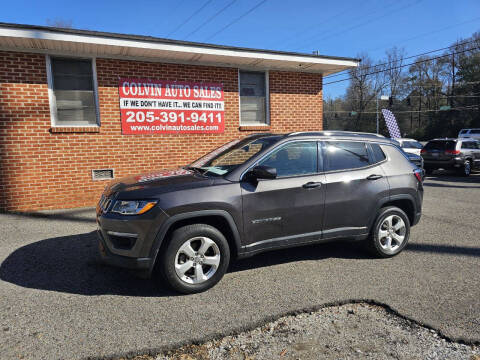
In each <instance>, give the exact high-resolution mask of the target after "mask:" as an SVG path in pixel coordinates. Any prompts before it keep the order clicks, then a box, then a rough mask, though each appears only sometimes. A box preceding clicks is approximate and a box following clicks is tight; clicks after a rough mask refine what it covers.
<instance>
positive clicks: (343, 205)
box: [322, 141, 389, 238]
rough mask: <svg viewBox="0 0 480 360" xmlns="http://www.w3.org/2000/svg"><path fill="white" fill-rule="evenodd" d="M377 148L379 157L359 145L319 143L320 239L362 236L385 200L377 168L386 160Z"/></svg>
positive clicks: (385, 189)
mask: <svg viewBox="0 0 480 360" xmlns="http://www.w3.org/2000/svg"><path fill="white" fill-rule="evenodd" d="M377 147H378V148H377ZM377 147H376V150H377V151H379V152H381V154H380V153H379V154H374V153H373V151H372V150H371V149H369V145H367V144H366V143H365V142H361V141H325V142H324V143H323V146H322V148H323V154H324V163H325V182H326V184H325V187H326V194H325V210H324V211H325V215H324V223H323V231H324V232H323V233H324V238H335V237H345V236H347V237H348V236H355V235H363V234H366V233H367V232H368V226H369V225H370V224H369V222H370V220H371V219H372V216H374V214H375V212H376V211H377V207H378V203H379V202H380V200H381V199H382V198H385V197H388V196H389V185H388V181H387V178H386V176H385V173H384V171H383V169H382V166H381V164H382V163H383V162H384V161H385V159H386V157H385V154H383V152H382V150H381V148H380V147H379V146H377ZM374 156H375V159H374ZM376 159H378V160H376Z"/></svg>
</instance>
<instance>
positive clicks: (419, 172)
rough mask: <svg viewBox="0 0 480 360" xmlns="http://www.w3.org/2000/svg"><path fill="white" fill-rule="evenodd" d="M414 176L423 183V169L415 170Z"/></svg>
mask: <svg viewBox="0 0 480 360" xmlns="http://www.w3.org/2000/svg"><path fill="white" fill-rule="evenodd" d="M413 174H414V175H415V177H416V178H417V180H418V181H420V182H422V181H423V171H422V170H421V169H415V170H413Z"/></svg>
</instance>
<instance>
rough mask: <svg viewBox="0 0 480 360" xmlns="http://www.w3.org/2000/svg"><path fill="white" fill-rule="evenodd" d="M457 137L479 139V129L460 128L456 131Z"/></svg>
mask: <svg viewBox="0 0 480 360" xmlns="http://www.w3.org/2000/svg"><path fill="white" fill-rule="evenodd" d="M458 137H459V138H473V139H475V140H480V129H462V130H460V132H459V133H458Z"/></svg>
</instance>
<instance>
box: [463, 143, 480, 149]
mask: <svg viewBox="0 0 480 360" xmlns="http://www.w3.org/2000/svg"><path fill="white" fill-rule="evenodd" d="M462 149H478V146H477V143H476V142H475V141H464V142H462Z"/></svg>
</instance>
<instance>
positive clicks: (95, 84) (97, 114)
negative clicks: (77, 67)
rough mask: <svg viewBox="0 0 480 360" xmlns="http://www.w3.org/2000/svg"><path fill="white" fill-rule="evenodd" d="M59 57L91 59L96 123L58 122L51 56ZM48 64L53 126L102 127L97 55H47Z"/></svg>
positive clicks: (49, 99)
mask: <svg viewBox="0 0 480 360" xmlns="http://www.w3.org/2000/svg"><path fill="white" fill-rule="evenodd" d="M52 57H54V58H56V57H58V58H65V59H78V60H91V61H92V76H93V98H94V101H95V117H96V124H83V125H79V124H58V123H57V120H58V118H57V101H56V98H55V92H54V89H53V72H52V61H51V58H52ZM45 60H46V65H47V83H48V101H49V103H50V122H51V126H52V128H53V127H56V128H62V127H64V128H70V127H72V128H86V127H92V128H97V127H100V107H99V101H98V82H97V64H96V60H97V58H96V57H85V56H82V57H79V56H63V55H58V56H57V55H48V54H47V55H45Z"/></svg>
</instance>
